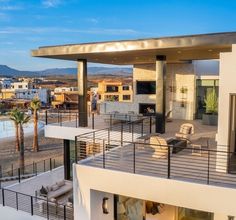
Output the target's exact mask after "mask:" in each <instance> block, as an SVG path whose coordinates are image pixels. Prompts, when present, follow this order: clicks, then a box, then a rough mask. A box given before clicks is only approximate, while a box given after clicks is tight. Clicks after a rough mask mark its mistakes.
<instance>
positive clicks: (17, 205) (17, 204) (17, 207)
mask: <svg viewBox="0 0 236 220" xmlns="http://www.w3.org/2000/svg"><path fill="white" fill-rule="evenodd" d="M18 209H19V203H18V192H16V210H17V211H18Z"/></svg>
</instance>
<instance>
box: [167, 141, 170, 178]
mask: <svg viewBox="0 0 236 220" xmlns="http://www.w3.org/2000/svg"><path fill="white" fill-rule="evenodd" d="M167 147H168V170H167V178H168V179H170V166H171V164H170V151H171V149H170V146H169V145H167Z"/></svg>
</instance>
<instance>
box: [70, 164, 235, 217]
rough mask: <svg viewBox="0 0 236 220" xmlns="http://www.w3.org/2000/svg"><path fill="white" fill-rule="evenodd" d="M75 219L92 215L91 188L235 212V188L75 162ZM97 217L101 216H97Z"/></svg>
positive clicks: (187, 206)
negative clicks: (113, 169) (101, 167)
mask: <svg viewBox="0 0 236 220" xmlns="http://www.w3.org/2000/svg"><path fill="white" fill-rule="evenodd" d="M73 172H74V182H73V183H74V202H75V204H74V207H75V210H74V214H75V220H80V219H83V220H90V219H91V204H92V203H91V202H92V201H91V195H90V193H91V189H92V190H98V191H102V192H107V193H111V194H118V195H125V196H128V197H133V198H138V199H142V200H149V201H156V202H160V203H164V204H168V205H172V206H179V207H185V208H190V209H196V210H202V211H207V212H213V213H217V214H216V216H218V218H216V219H217V220H218V219H219V216H221V217H222V216H223V217H222V218H221V220H227V218H224V216H225V217H226V216H227V215H232V216H236V209H235V203H236V190H235V189H231V188H224V187H217V186H209V185H204V184H198V183H190V182H183V181H177V180H170V179H164V178H158V177H150V176H144V175H138V174H131V173H125V172H119V171H112V170H108V169H106V170H105V169H100V168H95V167H89V166H85V165H82V164H77V165H74V169H73ZM97 220H100V219H97ZM111 220H112V219H111Z"/></svg>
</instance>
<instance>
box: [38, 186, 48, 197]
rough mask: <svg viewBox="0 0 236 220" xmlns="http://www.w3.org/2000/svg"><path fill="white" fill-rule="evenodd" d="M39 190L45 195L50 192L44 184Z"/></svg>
mask: <svg viewBox="0 0 236 220" xmlns="http://www.w3.org/2000/svg"><path fill="white" fill-rule="evenodd" d="M39 192H40V194H41V195H45V196H46V195H47V194H48V191H47V189H46V188H45V187H44V186H42V188H41V189H40V190H39Z"/></svg>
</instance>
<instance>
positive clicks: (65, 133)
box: [44, 125, 93, 141]
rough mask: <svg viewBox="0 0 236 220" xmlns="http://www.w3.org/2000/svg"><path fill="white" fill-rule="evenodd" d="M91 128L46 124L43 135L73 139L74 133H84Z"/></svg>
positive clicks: (90, 130)
mask: <svg viewBox="0 0 236 220" xmlns="http://www.w3.org/2000/svg"><path fill="white" fill-rule="evenodd" d="M92 131H93V129H90V128H82V127H79V128H73V127H63V126H58V125H46V126H45V127H44V133H45V137H49V138H57V139H66V140H72V141H73V140H75V136H76V135H80V134H85V133H88V132H92Z"/></svg>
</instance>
